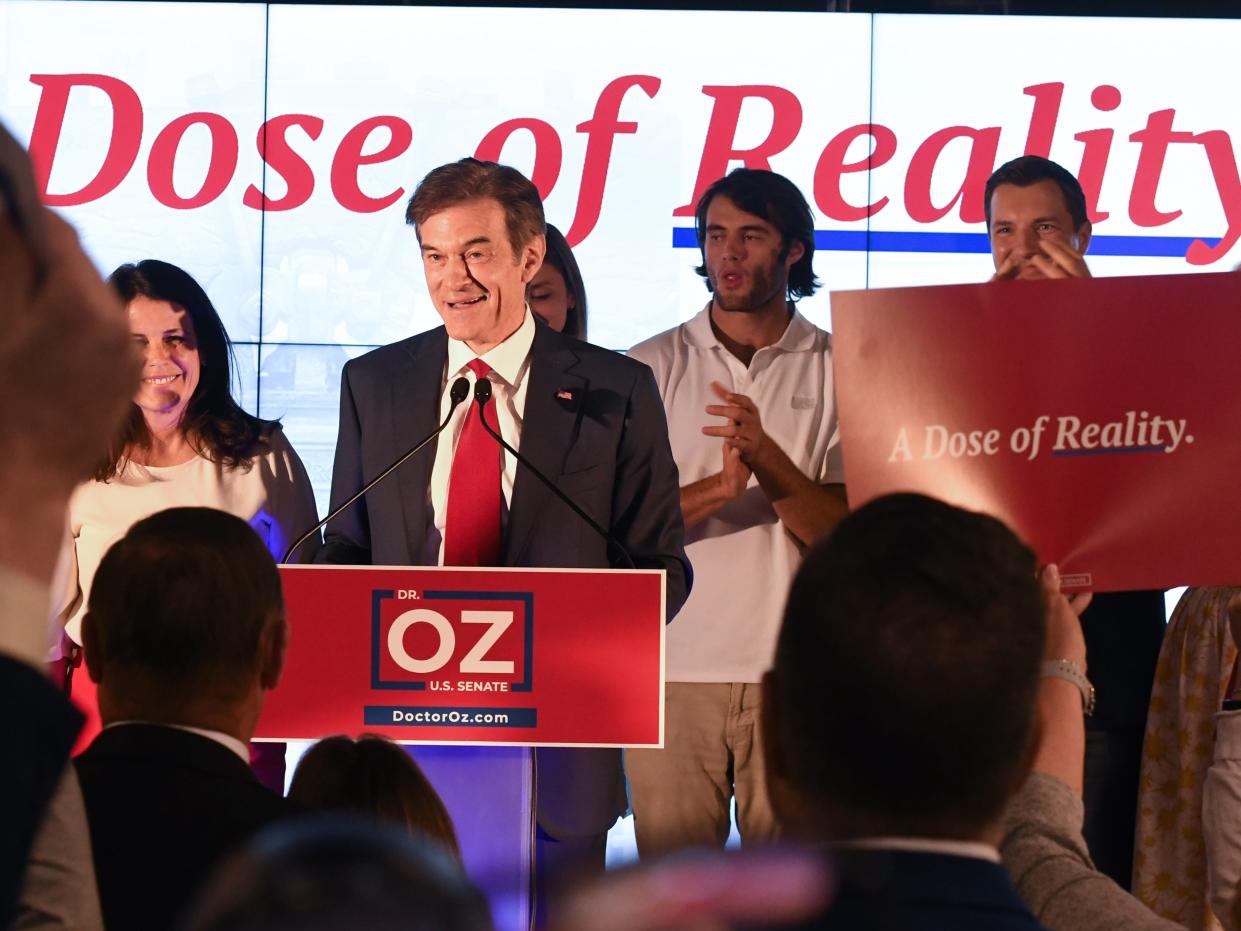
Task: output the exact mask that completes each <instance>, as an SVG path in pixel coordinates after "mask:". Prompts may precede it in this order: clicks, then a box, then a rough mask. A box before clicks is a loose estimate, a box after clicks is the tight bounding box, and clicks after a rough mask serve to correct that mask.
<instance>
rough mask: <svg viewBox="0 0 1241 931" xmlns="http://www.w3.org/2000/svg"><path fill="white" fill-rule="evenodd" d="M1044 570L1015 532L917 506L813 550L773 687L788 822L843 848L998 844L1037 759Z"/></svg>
mask: <svg viewBox="0 0 1241 931" xmlns="http://www.w3.org/2000/svg"><path fill="white" fill-rule="evenodd" d="M1035 568H1036V567H1035V558H1034V554H1033V553H1032V552H1031V551H1030V550H1029V549H1028V548H1027V547H1026V546H1025V545H1024V544H1023V543H1022V542H1021V541H1020V540H1018V539H1017V537H1016V536H1014V535H1013V533H1012V532H1011V531H1010V530H1009V529H1008V528H1007V527H1005V526H1004V525H1003V524H1002V523H1001V522H1000V521H998V520H995V519H994V518H992V517H988V516H985V515H983V514H976V513H971V512H969V511H964V510H961V509H960V508H955V507H952V506H950V505H948V504H944V503H942V502H940V501H936V500H933V499H931V498H926V497H923V496H921V495H914V494H901V495H892V496H889V497H886V498H880V499H878V500H876V501H873V502H871V503H869V504H867V505H865V506H864V507H862V508H860V509H859V510H857V511H856V512H854V513H853V514H851V515H850V516H849V517H847V518H845V520H843V521H842V522H841V523H840V524H839V525H838V526H837V527H836V528H835V529H834V530H833V531H832V533H831V534H830V535H829V536H828V537H827V538H826V539H825V540H823V541H821V542H820V543H818V544H816V545H815V546H814V547H812V548H811V549H810V550H809V551H808V552H807V554H806V558H805V560H804V562H803V563H802V566H801V569H800V571H799V572H798V573H797V576H796V578H795V580H794V582H793V586H792V589H791V591H790V593H789V600H788V605H787V608H786V611H785V616H784V626H783V629H782V630H781V633H780V639H779V645H778V648H777V653H776V660H775V665H774V667H773V669H772V671H771V672H770V673H769V674H768V681H767V683H766V685H765V689H766V691H765V704H764V709H763V710H764V717H765V721H766V723H767V725H768V730H767V732H766V733H767V741H768V761H769V770H770V772H769V779H770V782H771V785H772V792H773V799H774V803H775V804H776V805H777V807H778V808H779V809H780V810H781V811H782V812H783V814H784V815H785V816H786V817H788V816H794V817H795V818H796V819H798V820H799V821H800V822H801V823H803V824H807V825H808V828H807V830H808V832H809V833H813V834H816V835H817V836H819V837H828V838H831V839H847V838H853V837H863V836H887V837H891V836H904V837H910V836H913V837H928V838H947V839H979V838H988V837H990V836H991V833H992V832H993V831H994V828H995V825H996V824H997V822H998V820H999V817H1000V815H1001V813H1002V811H1003V808H1004V805H1005V803H1006V801H1007V800H1008V798H1009V797H1010V795H1012V794H1013V793H1014V792H1016V791H1017V789H1018V788H1019V787H1020V785H1021V783H1022V780H1023V779H1024V776H1025V774H1026V770H1027V768H1028V766H1029V763H1030V754H1031V752H1032V747H1033V739H1034V734H1033V727H1034V702H1035V694H1036V690H1037V686H1038V675H1039V664H1040V662H1041V660H1042V652H1043V638H1044V620H1043V605H1042V600H1041V596H1040V589H1039V583H1038V580H1037V578H1036V576H1035ZM790 823H796V822H793V821H790Z"/></svg>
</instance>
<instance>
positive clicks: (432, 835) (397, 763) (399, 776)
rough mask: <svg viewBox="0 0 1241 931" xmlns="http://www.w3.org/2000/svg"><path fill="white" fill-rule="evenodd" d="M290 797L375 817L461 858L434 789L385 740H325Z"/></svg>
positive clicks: (298, 773) (304, 762) (306, 760)
mask: <svg viewBox="0 0 1241 931" xmlns="http://www.w3.org/2000/svg"><path fill="white" fill-rule="evenodd" d="M289 798H291V799H293V800H294V801H297V802H300V803H301V804H303V805H305V806H306V807H307V808H316V809H328V810H340V811H353V812H360V813H363V814H367V815H372V816H374V817H375V818H378V819H379V820H381V821H386V822H390V823H393V824H397V825H400V826H401V827H403V828H405V829H406V830H408V831H410V832H411V833H413V834H417V835H423V836H425V837H427V838H429V839H430V840H432V841H434V842H435V843H437V844H439V845H440V846H441V847H443V848H444V849H445V850H447V851H448V852H449V853H451V854H452V856H453V857H454V858H456V859H458V860H460V858H461V852H460V849H459V848H458V846H457V832H456V830H455V829H454V828H453V824H452V819H451V818H450V817H449V816H448V809H446V808H445V807H444V803H443V801H441V800H440V797H439V794H438V793H437V792H436V791H435V787H434V786H432V785H431V781H430V780H429V779H427V777H426V775H425V774H424V773H423V771H422V769H421V768H420V767H419V766H418V764H417V763H415V762H414V759H413V757H411V756H410V755H409V754H408V753H406V752H405V750H403V749H402V748H401V747H399V746H397V745H396V744H394V743H393V742H392V741H390V740H388V739H387V738H386V737H381V736H379V735H377V734H363V735H362V736H361V737H359V738H358V739H357V740H354V739H352V738H351V737H345V736H343V735H341V736H336V737H326V738H324V739H323V740H320V741H319V742H318V743H317V744H315V745H314V746H313V747H311V748H310V749H309V750H307V751H306V753H305V755H304V756H303V757H302V759H301V762H299V763H298V764H297V769H296V770H295V771H294V773H293V781H292V783H291V784H290V785H289Z"/></svg>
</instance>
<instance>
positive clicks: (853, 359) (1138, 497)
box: [832, 273, 1241, 591]
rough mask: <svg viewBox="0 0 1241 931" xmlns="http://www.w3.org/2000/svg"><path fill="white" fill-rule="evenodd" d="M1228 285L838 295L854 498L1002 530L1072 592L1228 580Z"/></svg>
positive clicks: (1231, 499)
mask: <svg viewBox="0 0 1241 931" xmlns="http://www.w3.org/2000/svg"><path fill="white" fill-rule="evenodd" d="M1239 305H1241V276H1238V275H1236V274H1233V273H1223V274H1198V275H1168V276H1159V277H1142V278H1096V279H1083V280H1076V279H1069V280H1055V281H1012V282H1008V281H1005V282H997V283H994V284H983V285H960V286H957V285H954V286H950V287H933V288H894V289H890V290H879V291H850V292H840V293H836V294H833V295H832V317H833V325H834V339H835V343H834V364H835V377H836V391H837V397H838V399H839V405H840V425H841V440H842V443H843V446H844V456H845V472H846V475H847V476H848V488H849V500H850V504H851V505H852V506H854V507H857V506H859V505H860V504H862V503H864V502H865V501H867V500H869V499H871V498H874V497H877V496H879V495H883V494H887V493H889V492H895V491H919V492H923V493H924V494H928V495H933V496H935V497H938V498H942V499H944V500H946V501H950V502H952V503H954V504H959V505H961V506H963V507H967V508H971V509H974V510H979V511H985V512H987V513H990V514H993V515H995V516H996V517H999V518H1000V519H1002V520H1004V521H1005V522H1006V523H1007V524H1008V525H1009V526H1010V527H1012V528H1013V529H1014V530H1015V531H1016V532H1017V533H1018V534H1020V535H1021V536H1022V537H1023V538H1024V539H1025V540H1027V541H1028V542H1029V543H1030V544H1031V545H1032V546H1033V547H1034V548H1035V550H1036V551H1037V552H1038V554H1039V558H1040V560H1042V561H1044V562H1055V563H1058V564H1059V566H1060V569H1061V573H1062V575H1063V576H1064V578H1065V587H1066V588H1077V589H1094V590H1097V591H1119V590H1130V589H1148V588H1171V587H1173V586H1177V585H1221V584H1232V583H1235V582H1236V581H1237V580H1238V578H1239V577H1241V534H1238V532H1237V520H1238V514H1241V482H1239V481H1238V476H1241V384H1239V383H1238V377H1237V365H1236V347H1237V340H1236V334H1237V332H1238V320H1239V318H1238V311H1241V306H1239Z"/></svg>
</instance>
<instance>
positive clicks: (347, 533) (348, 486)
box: [315, 363, 371, 565]
mask: <svg viewBox="0 0 1241 931" xmlns="http://www.w3.org/2000/svg"><path fill="white" fill-rule="evenodd" d="M362 485H363V478H362V428H361V423H360V421H359V419H358V411H357V406H356V404H355V403H354V392H353V386H352V385H351V383H350V364H349V363H346V364H345V368H344V371H342V372H341V376H340V426H339V428H338V431H337V434H336V459H335V461H334V462H333V464H332V497H331V507H332V508H337V507H339V506H340V505H341V503H342V502H344V501H347V500H349V497H350V496H351V495H354V494H356V493H357V492H358V490H359V489H361V487H362ZM323 539H324V543H323V548H322V549H321V550H319V553H318V555H317V556H316V557H315V562H320V563H336V564H338V565H369V564H370V562H371V533H370V525H369V522H368V520H367V515H366V499H365V498H363V499H362V500H360V501H357V502H355V503H354V504H353V505H352V506H350V507H349V508H347V509H346V510H345V511H344V513H342V514H340V515H339V516H337V517H334V518H333V519H332V520H330V521H329V522H328V525H327V528H326V531H325V533H324V535H323Z"/></svg>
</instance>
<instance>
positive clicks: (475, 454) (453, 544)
mask: <svg viewBox="0 0 1241 931" xmlns="http://www.w3.org/2000/svg"><path fill="white" fill-rule="evenodd" d="M469 368H470V371H472V372H473V373H474V377H475V378H476V379H478V378H486V377H487V375H488V374H489V373H490V372H491V366H489V365H488V364H487V363H486V362H484V361H483V360H482V359H475V360H474V361H472V362H471V363H470V364H469ZM474 408H475V405H474V404H471V405H470V407H469V409H468V410H467V411H466V415H465V426H464V427H463V428H462V429H461V436H460V438H459V439H458V440H457V452H456V454H455V455H454V456H453V459H452V472H451V474H450V475H449V479H448V513H447V515H446V517H447V519H446V521H445V525H444V565H445V566H495V565H498V564H499V562H500V507H501V501H502V497H501V496H502V494H503V493H502V492H501V490H500V444H499V443H497V442H496V441H495V439H494V438H493V437H492V436H491V435H490V434H488V433H487V431H486V430H484V429H483V425H482V424H481V423H479V422H478V413H477V411H476V410H475V409H474ZM483 415H484V416H485V417H486V418H487V423H488V425H489V426H491V427H492V429H494V430H495V431H496V432H497V433H499V432H500V431H499V429H498V427H497V425H496V412H495V399H494V398H492V399H490V400H488V401H487V403H486V405H484V406H483Z"/></svg>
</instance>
